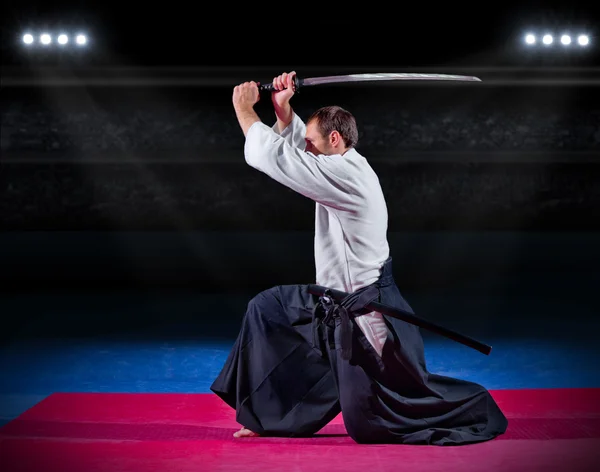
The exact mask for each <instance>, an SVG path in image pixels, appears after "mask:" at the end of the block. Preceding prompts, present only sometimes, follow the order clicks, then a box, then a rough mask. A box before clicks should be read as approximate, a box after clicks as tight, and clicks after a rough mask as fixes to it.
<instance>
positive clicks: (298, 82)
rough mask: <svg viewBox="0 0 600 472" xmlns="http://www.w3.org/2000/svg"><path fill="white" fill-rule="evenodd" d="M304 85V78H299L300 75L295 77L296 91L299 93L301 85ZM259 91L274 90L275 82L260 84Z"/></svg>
mask: <svg viewBox="0 0 600 472" xmlns="http://www.w3.org/2000/svg"><path fill="white" fill-rule="evenodd" d="M302 85H304V80H303V79H299V78H298V76H295V77H294V91H295V92H296V93H298V91H299V90H300V87H302ZM258 91H259V92H274V91H275V89H274V88H273V83H272V82H270V83H268V84H261V85H259V86H258Z"/></svg>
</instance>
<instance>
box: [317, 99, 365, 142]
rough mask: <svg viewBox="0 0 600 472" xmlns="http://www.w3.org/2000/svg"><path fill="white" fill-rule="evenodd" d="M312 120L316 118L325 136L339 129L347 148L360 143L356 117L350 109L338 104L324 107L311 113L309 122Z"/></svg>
mask: <svg viewBox="0 0 600 472" xmlns="http://www.w3.org/2000/svg"><path fill="white" fill-rule="evenodd" d="M312 120H316V122H317V124H318V129H319V131H320V132H321V134H322V135H323V136H329V134H330V133H331V132H332V131H337V132H338V133H340V136H341V137H342V139H343V140H344V144H345V145H346V147H347V148H353V147H355V146H356V144H357V143H358V128H357V126H356V119H355V118H354V116H353V115H352V113H350V112H349V111H348V110H345V109H343V108H342V107H339V106H337V105H331V106H327V107H322V108H319V109H318V110H316V111H315V112H314V113H313V114H312V115H310V117H309V118H308V120H307V123H308V122H310V121H312Z"/></svg>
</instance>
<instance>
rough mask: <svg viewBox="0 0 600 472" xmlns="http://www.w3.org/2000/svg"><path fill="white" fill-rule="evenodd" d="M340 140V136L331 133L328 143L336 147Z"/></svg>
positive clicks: (333, 132) (334, 132)
mask: <svg viewBox="0 0 600 472" xmlns="http://www.w3.org/2000/svg"><path fill="white" fill-rule="evenodd" d="M341 139H342V136H341V135H340V133H339V132H337V131H332V132H331V134H330V135H329V142H330V143H331V145H332V146H337V145H338V144H339V143H340V141H341Z"/></svg>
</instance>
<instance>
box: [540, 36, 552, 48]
mask: <svg viewBox="0 0 600 472" xmlns="http://www.w3.org/2000/svg"><path fill="white" fill-rule="evenodd" d="M542 42H543V43H544V44H545V45H546V46H547V45H549V44H552V35H550V34H545V35H544V37H543V38H542Z"/></svg>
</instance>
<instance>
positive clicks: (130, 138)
mask: <svg viewBox="0 0 600 472" xmlns="http://www.w3.org/2000/svg"><path fill="white" fill-rule="evenodd" d="M63 3H65V5H64V7H63ZM592 13H593V11H592V9H591V8H588V9H585V8H580V7H577V6H576V4H575V3H572V2H568V3H567V2H564V3H563V4H562V5H561V4H557V5H555V6H551V5H550V4H548V3H543V4H541V3H540V4H539V5H538V4H534V3H530V4H524V3H521V4H518V5H511V4H510V3H506V2H502V3H498V4H496V5H494V4H490V3H489V2H486V3H485V4H479V5H472V4H467V3H453V4H451V5H448V4H444V5H441V6H440V5H438V6H434V5H427V6H420V7H419V6H418V5H411V4H408V3H407V2H404V3H401V4H393V3H383V2H382V3H381V4H377V3H374V2H369V3H368V5H363V4H358V3H357V4H355V5H354V6H352V7H351V6H349V5H348V4H343V5H342V4H340V5H335V4H334V5H327V4H325V3H322V2H319V3H318V5H313V4H302V3H298V2H295V3H287V4H272V5H271V4H268V5H267V4H257V3H255V2H253V3H239V4H225V3H214V4H212V3H211V4H205V3H200V2H196V3H194V2H192V3H183V2H169V3H168V4H165V3H159V4H154V5H151V4H137V3H133V2H121V3H119V4H110V3H105V2H103V3H102V5H99V6H96V5H93V4H91V3H89V2H79V3H78V2H74V3H73V2H72V3H70V4H68V5H67V4H66V2H59V3H56V2H54V3H52V4H46V5H44V4H41V5H35V3H30V2H27V4H24V2H4V3H3V6H2V15H1V16H2V22H3V28H2V118H1V120H2V121H1V126H2V128H1V138H2V141H1V151H2V154H1V156H2V159H1V163H0V225H1V226H2V228H3V232H2V233H1V234H0V290H2V292H3V293H4V294H5V295H6V296H12V295H14V294H29V293H31V294H34V293H40V292H52V293H75V292H79V293H94V294H97V296H99V297H100V296H102V294H106V293H108V292H114V291H119V292H129V291H135V292H136V293H137V292H140V291H142V292H148V293H157V292H165V293H171V292H177V291H187V292H192V293H208V294H223V293H225V294H231V293H247V294H254V293H256V292H257V291H259V290H262V289H266V288H269V287H270V286H273V285H277V284H285V283H311V282H313V281H314V280H313V277H314V260H313V252H312V249H313V247H312V244H313V239H312V238H313V234H314V233H313V230H314V204H313V203H312V202H311V201H308V200H306V199H305V198H304V197H301V196H300V195H297V194H295V193H293V192H291V191H290V190H288V189H286V188H285V187H283V186H281V185H279V184H277V183H275V182H273V181H271V180H269V179H268V178H267V177H266V176H264V175H262V174H260V173H259V172H258V171H255V170H254V169H252V168H250V167H249V166H247V165H246V163H245V161H244V159H243V143H244V141H243V135H242V133H241V130H240V129H239V125H238V124H237V121H236V118H235V115H234V113H233V109H232V107H231V92H232V87H233V86H234V85H236V84H237V83H239V82H242V81H246V80H258V81H268V80H270V79H271V78H272V77H273V76H274V75H277V74H279V73H281V72H283V71H289V70H296V71H297V72H298V74H299V75H300V76H303V77H311V76H320V75H333V74H346V73H358V72H373V71H375V72H394V71H407V72H447V73H457V74H461V73H462V74H472V75H477V76H478V77H480V78H482V79H483V82H482V83H481V84H437V83H436V84H434V83H428V84H422V83H421V84H416V83H404V84H400V85H398V84H394V85H389V84H388V85H381V84H379V85H377V86H374V85H353V86H328V87H327V86H323V87H319V88H316V87H315V88H310V89H309V88H307V89H304V90H303V91H301V93H300V94H298V96H296V97H294V99H293V102H292V104H293V105H294V107H295V109H296V111H297V112H298V113H299V114H300V116H301V117H303V118H306V117H307V116H308V114H309V113H310V112H311V111H312V110H314V109H315V108H316V107H319V106H323V105H329V104H339V105H342V106H344V107H346V108H348V109H349V110H351V111H352V112H353V113H354V114H355V115H356V117H357V121H358V124H359V128H360V133H361V134H360V142H359V145H358V148H359V151H360V152H361V153H363V155H365V156H366V157H367V158H368V159H369V160H370V162H371V164H372V166H373V168H374V169H375V170H376V171H377V172H378V174H379V176H380V180H381V184H382V187H383V189H384V192H385V194H386V198H387V202H388V207H389V212H390V221H389V231H390V234H389V238H390V245H391V251H392V256H393V258H394V272H395V277H396V279H397V282H398V284H399V286H400V288H401V290H403V291H405V292H406V293H407V294H411V293H412V294H417V293H421V294H427V293H432V292H433V291H440V290H441V291H445V293H464V294H467V295H466V296H468V294H469V293H473V294H477V295H478V296H486V294H494V296H498V295H500V296H502V295H503V294H506V295H507V296H512V295H515V294H521V295H523V294H524V295H531V296H539V297H562V298H563V299H567V300H572V301H573V304H574V306H577V305H578V304H579V305H581V306H585V307H587V308H586V309H585V310H583V311H584V312H586V313H590V312H592V311H594V310H595V309H590V307H592V306H596V301H595V300H596V298H595V293H596V290H597V289H596V288H594V287H597V286H600V284H597V283H596V282H600V279H599V276H598V270H597V267H598V263H599V262H600V249H598V248H599V245H598V232H597V231H598V229H599V228H598V221H600V218H599V216H600V211H599V209H600V185H598V181H599V178H600V152H599V151H600V69H599V68H598V66H599V65H600V63H599V62H598V57H599V56H598V44H597V43H598V40H599V39H600V38H598V32H597V28H598V23H597V22H596V18H595V17H594V16H593V15H592ZM58 23H59V24H61V25H62V26H64V27H65V28H67V29H69V28H70V27H77V28H78V29H79V28H80V29H81V30H83V31H86V32H88V33H89V35H90V44H89V46H88V47H86V48H85V49H82V50H80V51H78V52H77V53H61V54H58V53H56V52H53V51H52V50H49V51H47V52H45V53H43V52H41V51H40V50H39V48H38V49H35V50H33V49H32V50H29V51H25V50H24V48H23V47H22V46H21V45H20V44H19V41H20V37H21V33H22V31H24V30H25V29H27V28H33V29H35V30H39V29H42V28H41V27H39V25H42V26H47V27H48V29H50V30H54V25H56V24H58ZM557 24H558V25H571V27H573V28H581V29H585V30H586V31H587V32H589V34H590V36H591V46H590V47H589V48H587V49H586V50H585V51H583V50H582V51H579V52H571V53H568V52H565V51H562V52H561V51H557V50H556V48H555V49H553V50H544V51H539V50H537V51H535V52H534V51H528V50H526V48H524V47H523V45H522V42H521V38H522V34H523V32H524V31H525V30H526V29H528V28H533V29H534V30H537V29H538V28H537V26H538V25H544V26H547V27H549V28H553V27H554V26H556V25H557ZM532 25H533V26H532ZM257 110H258V111H259V114H260V115H261V117H262V118H263V119H264V120H265V122H267V123H269V124H271V123H272V122H273V114H272V110H271V109H270V107H269V98H268V97H264V99H263V100H261V102H260V103H259V104H258V105H257ZM219 296H221V295H219ZM409 299H410V297H409ZM239 315H240V313H237V312H236V313H232V314H231V316H235V317H239ZM538 315H539V316H542V315H543V314H538ZM555 315H556V316H561V315H560V314H555ZM35 316H38V315H36V314H34V313H28V312H26V313H22V314H21V315H19V320H17V321H16V322H17V323H25V322H26V321H25V320H26V319H27V318H28V317H35ZM90 316H93V315H90ZM98 316H100V315H98ZM102 316H105V315H102ZM138 316H139V314H138V313H137V312H136V311H135V310H132V311H131V313H130V314H129V315H123V314H122V313H121V312H120V314H119V319H118V320H112V321H111V323H112V322H114V323H116V324H118V323H124V324H127V323H129V324H133V325H135V323H138V322H142V320H140V319H139V318H137V317H138ZM169 316H170V317H176V316H177V313H172V314H169ZM195 316H202V315H199V314H198V313H196V314H195ZM204 316H209V315H208V314H207V315H204ZM223 316H228V315H227V314H226V313H225V314H224V315H223ZM437 316H439V317H442V318H443V316H444V315H443V313H440V314H439V315H437ZM482 316H484V315H483V314H482ZM507 316H510V314H507ZM553 316H554V315H553ZM570 316H576V313H572V314H570ZM58 319H59V317H55V318H54V321H56V323H57V324H56V326H58V328H56V326H55V329H58V330H59V331H60V330H67V329H68V326H67V325H68V323H67V322H65V324H64V325H62V326H60V323H59V322H58ZM12 321H13V322H15V320H12ZM234 328H235V327H234ZM234 328H232V329H233V331H235V329H234ZM233 331H232V332H233Z"/></svg>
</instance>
